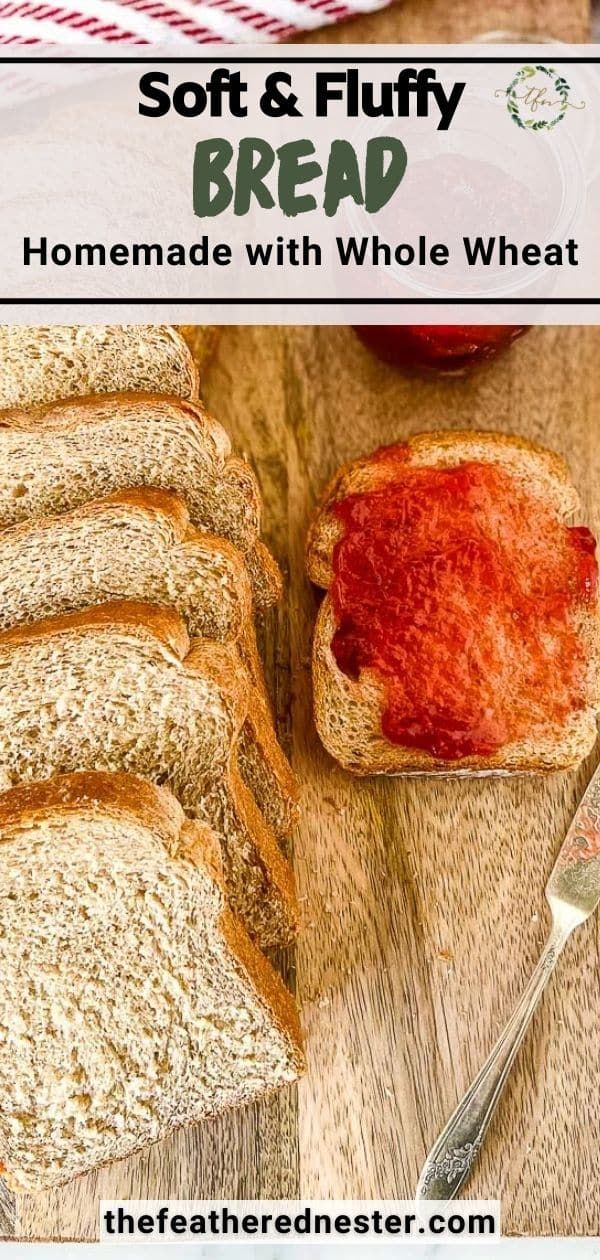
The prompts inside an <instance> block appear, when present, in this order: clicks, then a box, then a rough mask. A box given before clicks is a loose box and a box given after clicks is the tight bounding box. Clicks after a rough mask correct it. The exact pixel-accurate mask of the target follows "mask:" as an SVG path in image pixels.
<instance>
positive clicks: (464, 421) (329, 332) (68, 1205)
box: [0, 0, 600, 1240]
mask: <svg viewBox="0 0 600 1260" xmlns="http://www.w3.org/2000/svg"><path fill="white" fill-rule="evenodd" d="M586 19H587V9H586V4H585V3H584V0H520V2H519V3H516V2H515V3H512V4H511V3H509V0H504V3H499V4H486V3H485V2H484V0H477V2H476V3H472V4H471V3H467V2H466V0H459V3H456V4H454V5H451V4H448V2H447V0H430V2H429V3H425V0H407V2H406V3H405V4H404V5H403V6H402V7H400V6H399V7H398V8H396V9H395V10H393V11H389V12H387V13H384V14H379V15H376V16H372V17H369V18H366V19H364V20H362V19H361V20H360V21H358V22H356V23H354V24H351V25H350V26H348V27H347V28H344V29H343V30H342V31H339V32H335V33H334V36H333V38H334V39H335V40H336V41H338V42H339V41H344V40H352V41H357V42H358V41H359V40H361V39H365V40H370V41H381V42H387V41H398V42H402V41H408V40H423V41H433V40H435V39H439V40H440V41H444V40H452V39H454V40H458V39H462V38H466V37H469V36H471V35H473V34H475V33H476V32H477V31H481V30H483V29H488V30H489V29H493V28H497V27H503V26H507V25H508V26H514V25H515V24H518V25H519V26H520V27H523V28H527V29H533V30H538V31H540V32H544V31H546V30H551V31H552V33H553V34H555V35H556V36H558V37H562V38H571V39H578V38H583V37H584V36H585V31H586V25H585V24H586ZM324 38H332V37H331V35H329V36H326V37H324ZM599 362H600V329H589V330H586V329H577V328H556V329H535V330H534V331H532V332H531V333H530V334H528V336H527V337H525V338H524V339H523V340H522V341H521V342H519V343H518V344H516V345H515V346H514V347H513V348H512V350H511V351H510V353H508V354H507V355H506V356H505V357H504V358H502V359H501V360H499V361H498V362H497V363H495V364H493V365H490V366H487V367H486V368H485V369H482V370H481V371H480V372H478V373H477V374H475V375H473V376H472V377H470V378H465V379H445V380H444V379H440V380H429V381H419V380H416V379H409V378H407V377H406V376H404V375H402V374H401V373H397V372H395V371H393V370H392V369H390V368H387V367H385V366H383V365H382V364H380V363H379V362H378V361H377V360H376V359H374V358H373V357H372V356H371V355H370V354H369V353H368V352H367V351H366V350H364V349H363V348H362V346H361V345H360V344H359V342H358V341H357V339H356V338H355V336H354V334H353V333H352V332H351V331H350V330H345V329H338V328H331V329H325V328H321V329H320V328H312V329H311V328H291V329H287V330H285V329H260V328H258V329H248V328H247V329H243V328H241V329H229V330H225V331H224V332H223V334H222V337H221V341H220V345H219V349H218V353H217V356H216V358H215V360H214V362H213V364H212V366H211V368H210V369H209V371H208V373H207V375H206V377H205V382H204V392H205V395H206V398H207V400H208V402H209V404H210V406H211V408H212V410H213V411H214V413H215V414H216V415H217V416H218V417H219V419H220V420H222V422H223V424H224V425H225V426H226V427H227V428H228V429H229V431H230V433H231V435H232V437H233V438H234V441H235V442H236V444H237V445H238V446H239V447H240V448H241V449H242V450H244V451H245V452H246V453H247V454H248V456H249V458H250V459H251V460H252V462H253V464H254V466H255V468H256V470H257V472H258V475H259V478H260V481H261V485H262V489H263V494H264V500H265V512H264V517H265V533H266V537H267V540H268V541H269V543H270V544H271V546H272V547H273V550H274V551H275V553H276V555H277V556H278V558H279V559H280V561H281V563H282V565H283V567H284V570H285V572H286V577H287V582H286V601H285V603H284V604H283V606H282V607H281V608H280V609H279V610H278V611H277V613H276V614H273V616H272V617H271V619H270V622H269V624H268V626H267V627H266V630H265V652H266V659H267V664H268V672H269V676H270V680H271V683H272V687H273V694H274V698H275V705H276V711H277V718H278V723H279V728H280V732H281V735H282V738H283V740H284V743H285V744H286V746H287V748H288V750H289V751H290V754H291V757H292V760H293V763H294V766H295V769H296V771H297V774H298V776H299V779H300V782H301V785H302V804H303V812H302V823H301V825H300V827H299V829H298V832H297V835H296V837H295V844H294V849H295V854H294V861H295V867H296V874H297V879H298V884H299V891H300V896H301V898H302V903H303V909H304V917H305V928H304V931H303V934H302V936H301V939H300V941H299V943H298V947H297V950H296V951H295V956H294V957H287V958H285V959H283V960H282V965H283V969H284V973H285V975H286V977H287V979H288V981H289V983H290V984H291V985H293V986H294V987H295V988H296V991H297V994H298V998H299V1001H300V1004H301V1008H302V1017H303V1023H304V1028H305V1031H306V1036H307V1045H308V1074H307V1076H306V1079H305V1080H304V1081H303V1082H302V1083H301V1085H300V1086H299V1088H298V1089H297V1090H290V1091H288V1092H287V1093H285V1094H282V1095H281V1096H280V1097H279V1098H277V1099H275V1100H274V1101H272V1102H270V1103H269V1104H264V1105H261V1106H257V1107H254V1108H251V1109H249V1110H248V1111H246V1112H244V1113H241V1114H240V1115H238V1116H236V1117H234V1118H230V1119H223V1120H219V1121H214V1122H212V1123H209V1124H206V1125H204V1126H202V1127H201V1128H198V1129H195V1130H191V1131H189V1132H183V1133H179V1134H177V1135H175V1136H174V1137H173V1138H172V1139H170V1140H169V1141H167V1142H164V1143H161V1144H159V1145H158V1146H156V1147H154V1148H152V1150H150V1151H148V1152H146V1153H145V1154H143V1155H140V1156H138V1157H136V1158H133V1159H131V1160H128V1161H126V1162H125V1163H122V1164H119V1165H116V1166H113V1167H112V1168H110V1169H107V1170H104V1171H102V1172H101V1173H100V1174H98V1175H92V1176H89V1177H86V1178H82V1179H80V1180H79V1181H78V1182H76V1183H74V1184H73V1185H72V1186H70V1187H68V1188H66V1189H63V1190H61V1191H60V1192H59V1193H55V1194H48V1195H42V1196H39V1197H38V1198H36V1199H33V1198H29V1197H26V1198H24V1199H22V1200H21V1201H20V1202H18V1203H17V1204H15V1202H14V1200H13V1199H12V1197H11V1196H10V1195H7V1194H5V1195H4V1196H3V1197H2V1195H0V1233H3V1234H4V1236H6V1237H13V1238H26V1239H31V1238H38V1239H53V1240H57V1239H63V1240H64V1239H93V1238H95V1237H96V1236H97V1220H98V1200H99V1199H100V1198H114V1197H119V1198H137V1197H150V1198H159V1197H160V1198H168V1197H171V1198H187V1197H189V1198H229V1197H232V1198H236V1197H240V1198H241V1197H244V1198H253V1197H256V1198H260V1197H263V1198H288V1197H289V1198H300V1197H302V1198H355V1199H356V1198H357V1199H360V1198H407V1197H410V1196H411V1195H412V1193H413V1192H414V1188H415V1184H416V1180H417V1175H418V1172H419V1168H420V1166H421V1163H422V1161H423V1157H424V1155H425V1152H426V1150H427V1148H428V1146H429V1145H430V1144H431V1141H432V1140H433V1138H434V1137H435V1136H436V1134H437V1132H438V1131H439V1129H440V1127H441V1125H442V1123H443V1122H444V1120H445V1119H446V1117H447V1115H448V1113H449V1111H450V1110H451V1108H452V1107H453V1106H454V1104H455V1102H456V1101H457V1099H458V1097H459V1096H460V1095H461V1094H462V1092H463V1090H464V1088H465V1087H466V1085H467V1084H468V1082H469V1080H470V1078H471V1077H472V1075H473V1073H474V1072H475V1071H476V1069H477V1068H478V1067H479V1065H480V1063H481V1061H482V1059H483V1058H484V1057H485V1055H486V1054H487V1052H488V1050H489V1048H490V1046H491V1044H492V1042H493V1041H494V1039H495V1037H496V1035H497V1033H498V1032H499V1030H500V1027H501V1026H502V1024H503V1022H504V1020H505V1018H506V1016H507V1015H508V1013H509V1010H510V1008H511V1006H512V1003H513V1002H514V1000H515V999H516V997H517V996H518V994H519V992H520V990H521V987H522V985H523V984H524V982H525V980H526V978H527V975H528V973H529V971H530V969H531V967H532V965H533V963H534V961H535V959H536V957H537V954H538V951H539V949H540V946H541V944H542V941H543V938H544V933H545V929H546V922H547V920H546V915H545V912H544V903H543V894H542V890H543V885H544V882H545V879H546V877H547V874H548V871H549V870H550V868H551V866H552V863H553V860H554V855H555V853H556V851H557V848H558V846H559V843H560V841H561V838H562V836H563V833H564V831H565V829H566V826H567V824H568V822H569V819H570V816H571V814H572V811H573V809H574V807H575V804H576V802H577V799H578V796H579V795H580V793H581V791H582V789H583V786H584V784H585V782H586V781H587V778H588V777H589V775H590V773H591V772H592V770H593V768H594V761H595V759H594V758H591V759H590V760H589V762H588V764H586V765H585V766H584V767H582V769H581V771H580V772H578V773H575V774H567V775H564V776H555V777H552V778H550V779H546V780H544V781H537V780H526V779H523V780H518V779H517V780H512V781H503V782H494V781H487V782H486V781H479V782H477V781H474V782H471V783H465V782H462V783H461V782H447V783H443V782H438V781H429V782H428V781H423V780H419V781H415V782H410V781H404V782H403V781H401V780H390V781H369V780H363V781H353V780H351V779H350V778H349V777H348V776H347V775H345V774H344V773H343V772H342V771H340V770H339V769H337V768H336V766H335V765H334V764H333V763H332V762H331V760H330V759H329V758H328V757H327V755H326V754H325V752H324V751H323V750H322V748H321V747H320V745H319V741H318V739H317V736H316V734H315V731H314V727H313V723H312V717H311V700H310V669H309V644H310V636H311V628H312V624H313V619H314V613H315V608H316V602H317V600H316V595H315V593H314V592H313V591H312V590H311V588H310V586H309V584H308V583H307V581H306V580H305V578H304V571H303V549H304V538H305V531H306V524H307V519H308V515H309V512H310V509H311V506H312V504H313V503H314V501H315V498H316V496H317V494H318V493H319V490H320V488H321V486H322V485H323V483H324V481H325V479H326V478H327V477H329V476H330V474H331V473H332V472H333V471H334V469H335V468H336V467H337V465H338V464H340V463H342V462H343V461H345V460H347V459H349V458H352V457H354V456H356V455H358V454H360V453H363V452H366V451H368V450H370V449H372V448H373V447H375V446H377V445H379V444H381V443H385V442H391V441H396V440H399V439H402V438H403V437H406V436H407V435H408V434H410V433H414V432H417V431H419V430H421V429H428V428H434V427H444V428H458V427H465V426H468V425H476V426H480V427H483V428H497V429H501V430H504V431H506V432H515V433H522V434H524V435H525V436H527V437H530V438H534V439H536V440H538V441H542V442H546V443H547V444H548V445H550V446H552V447H554V448H555V449H556V450H558V451H561V452H562V453H563V454H565V455H566V456H567V458H568V460H569V462H570V464H571V467H572V470H573V474H574V477H575V480H576V483H577V485H578V486H579V488H580V490H581V493H582V497H583V500H584V505H585V518H586V520H587V521H589V522H590V523H591V525H592V526H593V527H595V529H596V530H598V529H600V442H599V432H600V430H599V426H600V383H599V378H598V363H599ZM599 968H600V937H599V924H598V921H597V920H594V921H592V922H591V923H589V924H587V925H586V926H585V927H584V928H583V929H581V930H580V931H579V933H578V934H577V936H576V937H575V939H574V940H573V942H572V943H571V945H570V946H569V949H568V951H567V953H566V955H565V956H564V957H563V959H562V960H561V963H560V964H559V967H558V971H557V974H556V977H555V979H554V981H553V983H552V987H551V989H550V991H549V992H548V994H547V996H546V998H545V1000H544V1003H543V1006H542V1008H541V1010H540V1011H539V1013H538V1015H537V1017H536V1020H535V1023H534V1026H533V1029H532V1031H531V1035H530V1036H529V1039H528V1041H527V1043H526V1046H525V1048H524V1050H523V1052H522V1053H521V1055H520V1058H519V1061H518V1065H517V1067H516V1069H515V1071H514V1074H513V1077H512V1079H511V1082H510V1085H509V1088H508V1090H507V1093H506V1096H505V1098H504V1100H503V1103H502V1105H501V1108H500V1110H499V1112H498V1114H497V1117H496V1121H495V1123H494V1126H493V1130H492V1131H491V1134H490V1138H489V1142H488V1144H487V1145H486V1147H485V1150H484V1153H483V1156H482V1158H481V1161H480V1164H479V1167H478V1170H477V1173H476V1175H475V1176H474V1178H473V1180H472V1182H471V1184H470V1188H469V1193H470V1194H471V1195H472V1196H473V1197H477V1196H481V1197H494V1198H495V1197H501V1199H502V1207H503V1228H504V1231H505V1233H509V1234H531V1235H539V1234H545V1235H553V1234H554V1235H568V1234H589V1235H595V1234H599V1233H600V1199H599V1197H598V1193H597V1169H596V1152H597V1150H598V1147H599V1142H600V1097H599V1090H598V1081H599V1080H600V1042H599V1040H598V1033H597V1028H598V1017H599V1014H600V992H599V989H598V974H599Z"/></svg>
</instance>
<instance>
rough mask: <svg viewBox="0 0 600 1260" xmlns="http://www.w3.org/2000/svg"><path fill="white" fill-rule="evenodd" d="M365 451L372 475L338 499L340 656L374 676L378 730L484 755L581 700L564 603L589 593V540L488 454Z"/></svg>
mask: <svg viewBox="0 0 600 1260" xmlns="http://www.w3.org/2000/svg"><path fill="white" fill-rule="evenodd" d="M374 458H375V459H376V460H377V462H378V463H379V464H380V465H383V466H384V469H387V468H389V477H388V476H387V471H384V469H382V470H381V471H382V472H383V476H382V481H381V484H380V485H378V487H377V488H375V489H373V490H370V491H368V492H366V493H358V494H352V495H349V496H348V497H347V498H345V499H343V500H341V501H340V502H339V503H337V504H336V505H335V509H334V510H335V513H336V515H337V517H338V518H339V520H340V521H341V522H342V524H343V526H344V533H343V536H342V538H341V539H340V541H339V542H338V543H337V544H336V546H335V549H334V555H333V572H334V579H333V584H332V587H331V598H332V603H333V609H334V613H335V618H336V625H337V629H336V631H335V633H334V636H333V640H332V650H333V653H334V656H335V659H336V661H337V664H338V666H339V668H340V669H341V670H342V671H343V672H344V673H345V674H347V675H348V676H349V677H351V678H354V679H357V678H358V677H359V675H360V673H361V670H364V669H368V670H372V671H374V673H375V674H376V675H378V676H379V678H380V679H381V680H382V681H383V683H384V686H385V691H384V694H385V703H384V709H383V713H382V731H383V734H384V735H385V737H386V738H387V739H388V740H390V741H391V742H392V743H395V744H402V745H405V746H409V747H414V748H419V749H422V750H424V751H426V752H428V753H431V754H432V755H433V756H435V757H438V758H442V759H443V760H444V761H454V760H458V759H459V758H462V757H488V756H491V755H492V754H493V753H496V752H497V751H498V750H499V749H501V748H503V747H504V746H505V745H507V744H509V743H513V742H516V741H518V740H520V739H523V738H526V737H531V736H532V735H535V731H536V729H539V728H540V727H542V726H543V727H547V725H548V724H549V723H555V722H557V723H560V722H562V721H563V720H564V719H565V718H566V717H567V716H568V714H569V713H571V712H572V711H573V710H576V709H578V708H581V707H582V706H584V704H585V653H584V649H583V646H582V644H581V642H580V638H579V635H578V632H577V626H576V617H575V615H574V614H575V613H576V612H577V608H578V606H580V605H584V604H586V603H591V602H592V601H593V600H595V597H596V588H597V574H598V569H597V564H596V559H595V541H594V538H593V536H592V534H591V533H590V531H589V530H588V529H585V528H583V527H578V528H568V527H567V526H565V525H563V524H561V523H560V522H559V521H558V520H557V519H556V516H555V514H554V513H553V512H552V510H551V509H550V508H548V507H547V506H546V504H545V503H544V502H543V501H541V500H540V499H538V498H536V497H534V495H533V494H531V493H529V492H528V491H527V490H526V489H525V488H524V487H523V486H522V485H521V484H519V483H518V482H517V481H516V480H515V479H514V478H513V477H511V475H510V473H509V472H507V471H506V470H505V469H504V468H502V467H501V466H500V465H498V464H492V463H484V462H476V461H469V462H465V463H462V464H458V465H456V466H455V467H418V466H416V465H414V464H411V463H410V452H409V449H408V447H407V446H393V447H386V448H383V449H382V450H381V451H379V452H377V453H376V456H374Z"/></svg>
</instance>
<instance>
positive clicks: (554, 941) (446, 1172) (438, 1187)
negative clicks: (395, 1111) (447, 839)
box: [416, 766, 600, 1202]
mask: <svg viewBox="0 0 600 1260" xmlns="http://www.w3.org/2000/svg"><path fill="white" fill-rule="evenodd" d="M546 899H547V901H548V904H549V906H550V910H551V912H552V926H551V928H550V933H549V935H548V939H547V941H546V944H545V946H544V949H543V950H542V954H541V956H540V959H539V962H538V964H537V966H536V968H535V971H534V973H533V975H532V977H531V980H530V981H529V984H528V985H527V988H526V989H525V992H524V993H523V996H522V997H521V999H520V1001H519V1002H518V1003H517V1005H516V1007H515V1009H514V1011H513V1013H512V1015H511V1017H510V1019H509V1021H508V1023H507V1025H506V1027H505V1028H504V1031H503V1032H502V1033H501V1034H500V1036H499V1038H498V1040H497V1042H496V1044H495V1046H494V1048H493V1050H492V1052H491V1054H490V1056H489V1058H488V1059H487V1061H486V1062H485V1063H484V1065H483V1067H482V1069H481V1071H480V1072H479V1075H478V1076H476V1078H475V1080H474V1081H473V1083H472V1084H471V1085H470V1086H469V1089H468V1090H467V1092H466V1094H465V1096H464V1098H463V1099H462V1101H461V1102H460V1103H459V1104H458V1107H457V1108H456V1111H455V1112H453V1114H452V1115H451V1117H450V1119H449V1121H448V1123H447V1125H446V1127H445V1129H443V1131H442V1133H440V1136H439V1138H438V1139H437V1141H436V1142H435V1144H434V1146H433V1147H432V1148H431V1151H430V1152H429V1155H428V1156H427V1159H426V1161H425V1164H424V1166H423V1170H422V1172H421V1176H420V1178H419V1184H418V1186H417V1191H416V1197H417V1199H442V1200H444V1201H445V1202H447V1201H448V1200H449V1199H453V1198H454V1196H455V1195H456V1194H458V1191H459V1190H460V1188H461V1186H462V1185H463V1184H464V1182H465V1181H466V1180H467V1178H468V1177H469V1175H470V1173H471V1169H472V1167H473V1164H474V1162H475V1160H476V1158H477V1155H478V1154H479V1151H480V1149H481V1146H482V1143H483V1140H484V1137H485V1135H486V1132H487V1129H488V1125H489V1123H490V1120H491V1118H492V1116H493V1114H494V1111H495V1110H496V1106H497V1104H498V1100H499V1098H500V1095H501V1094H502V1090H503V1089H504V1086H505V1084H506V1081H507V1078H508V1074H509V1072H510V1069H511V1067H512V1065H513V1062H514V1060H515V1056H516V1054H517V1051H518V1049H519V1047H520V1045H521V1042H522V1041H523V1038H524V1036H525V1033H526V1032H527V1028H528V1026H529V1022H530V1020H531V1017H532V1015H533V1013H534V1011H535V1009H536V1006H537V1004H538V1002H539V1000H540V998H541V996H542V993H543V991H544V989H545V987H546V985H547V983H548V980H549V979H550V976H551V975H552V972H553V971H554V967H555V965H556V961H557V959H558V957H559V955H560V954H561V952H562V950H563V948H564V946H565V943H566V941H567V939H568V937H569V936H570V935H571V932H573V931H574V929H575V928H576V927H579V925H580V924H581V923H585V921H586V919H589V917H590V915H591V914H593V913H594V910H595V909H596V906H597V905H598V902H599V901H600V766H599V767H598V769H597V770H596V772H595V774H594V775H593V777H592V779H591V780H590V783H589V785H588V787H587V790H586V792H585V794H584V796H583V797H582V799H581V801H580V804H579V806H578V808H577V811H576V813H575V817H574V818H573V821H572V823H571V826H570V827H569V830H568V832H567V835H566V837H565V841H564V844H563V846H562V848H561V850H560V853H559V855H558V857H557V859H556V863H555V865H554V870H553V871H552V874H551V876H550V878H549V880H548V883H547V884H546Z"/></svg>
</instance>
